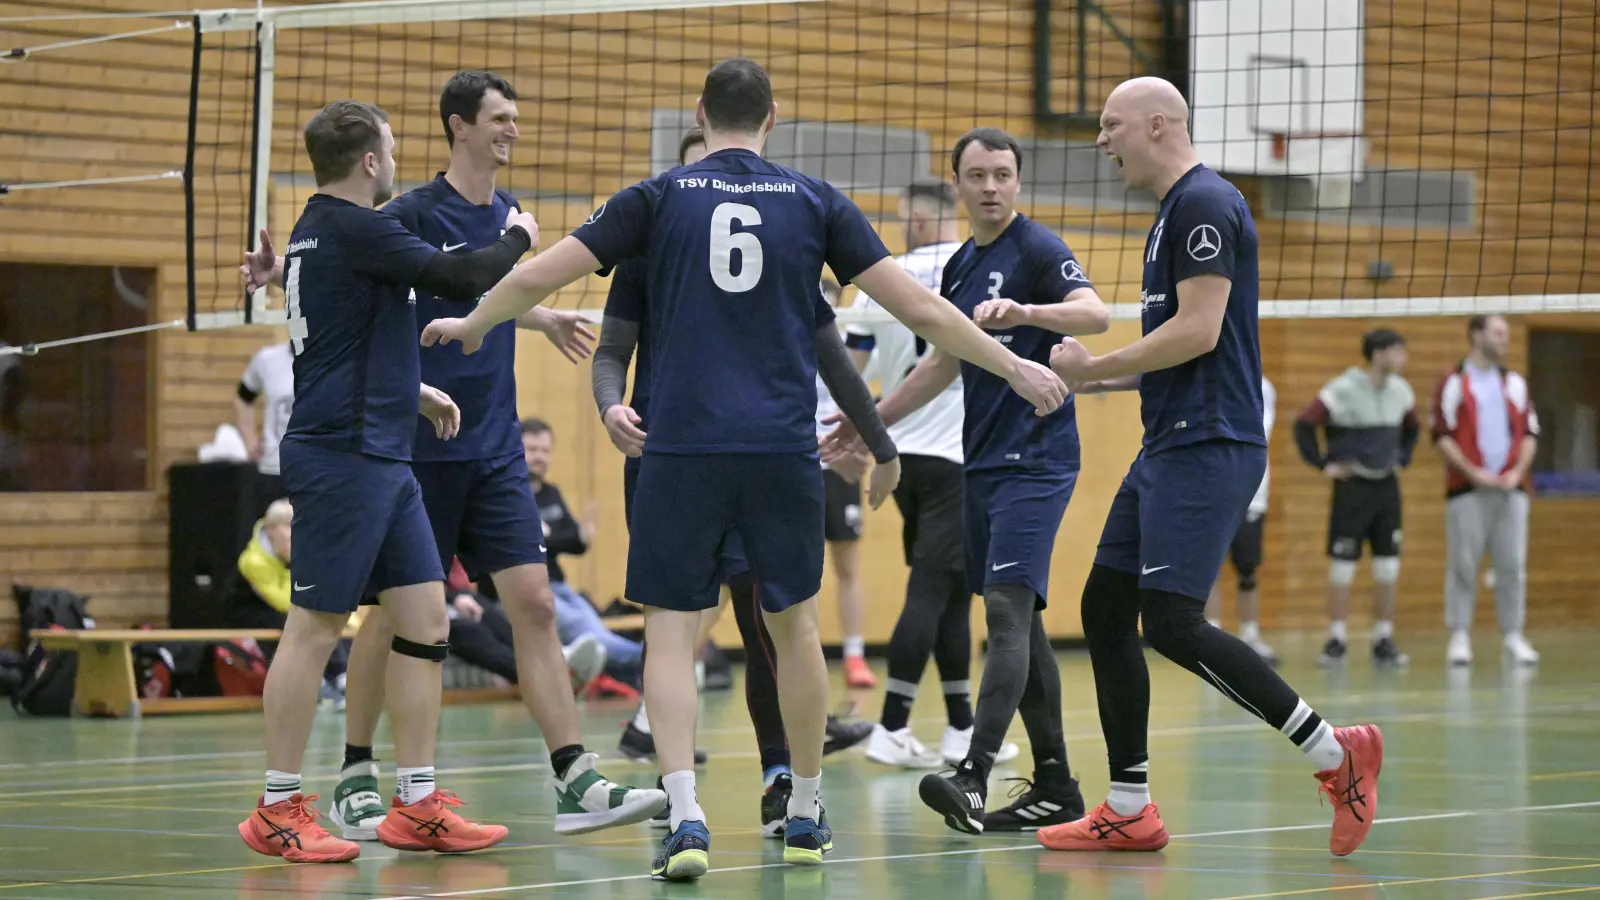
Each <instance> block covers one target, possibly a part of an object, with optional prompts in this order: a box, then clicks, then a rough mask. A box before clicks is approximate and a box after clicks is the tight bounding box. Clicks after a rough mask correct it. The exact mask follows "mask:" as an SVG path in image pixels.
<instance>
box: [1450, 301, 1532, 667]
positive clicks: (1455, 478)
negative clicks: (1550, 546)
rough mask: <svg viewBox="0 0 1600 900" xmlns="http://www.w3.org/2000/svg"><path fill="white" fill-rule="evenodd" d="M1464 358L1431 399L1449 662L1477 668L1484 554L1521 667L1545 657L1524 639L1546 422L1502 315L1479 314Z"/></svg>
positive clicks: (1503, 626) (1471, 324)
mask: <svg viewBox="0 0 1600 900" xmlns="http://www.w3.org/2000/svg"><path fill="white" fill-rule="evenodd" d="M1467 341H1468V344H1469V346H1470V348H1471V349H1470V350H1468V352H1467V358H1466V359H1465V360H1463V361H1462V362H1461V364H1460V365H1458V366H1456V367H1455V369H1454V370H1452V371H1451V372H1450V374H1448V375H1446V376H1445V377H1444V380H1443V381H1440V382H1439V387H1438V389H1437V390H1436V391H1434V395H1433V409H1432V416H1431V419H1432V421H1431V422H1430V426H1431V431H1432V432H1433V439H1434V446H1435V447H1436V448H1438V451H1439V455H1440V456H1442V457H1444V462H1445V496H1447V497H1448V498H1449V501H1448V503H1447V505H1446V510H1447V511H1446V514H1445V546H1446V551H1445V582H1444V619H1445V625H1446V626H1448V627H1449V628H1450V646H1449V648H1448V649H1447V650H1446V651H1445V659H1446V660H1447V661H1448V662H1449V664H1450V665H1453V666H1465V665H1468V664H1470V663H1471V662H1472V634H1471V629H1472V612H1473V607H1474V606H1476V605H1477V602H1478V589H1477V588H1478V585H1477V582H1478V566H1479V564H1481V563H1482V562H1483V551H1484V550H1485V549H1487V550H1488V551H1489V555H1490V557H1491V558H1492V561H1493V562H1492V564H1493V567H1494V600H1495V607H1496V608H1497V610H1498V612H1499V615H1500V631H1501V632H1502V633H1503V634H1504V635H1505V641H1504V644H1505V649H1506V652H1507V653H1509V654H1511V657H1512V658H1513V659H1514V660H1516V662H1517V663H1519V664H1521V665H1527V666H1531V665H1533V664H1534V663H1537V662H1538V661H1539V654H1538V652H1537V651H1535V650H1534V649H1533V647H1531V646H1529V644H1528V641H1527V639H1526V638H1524V637H1523V636H1522V626H1523V621H1524V619H1525V618H1526V614H1527V609H1526V602H1527V568H1528V494H1527V478H1528V469H1529V467H1530V466H1532V465H1533V454H1534V451H1535V450H1537V449H1538V436H1539V417H1538V415H1537V414H1536V413H1535V412H1534V410H1533V398H1532V397H1530V396H1529V395H1528V382H1527V381H1526V380H1525V379H1524V378H1523V377H1522V376H1521V375H1520V374H1518V373H1516V372H1513V371H1511V370H1510V369H1508V368H1506V365H1505V359H1506V352H1507V350H1508V349H1509V347H1510V345H1511V326H1510V325H1508V324H1507V323H1506V320H1505V319H1504V318H1502V317H1500V316H1481V315H1480V316H1473V317H1472V321H1471V322H1469V323H1468V325H1467Z"/></svg>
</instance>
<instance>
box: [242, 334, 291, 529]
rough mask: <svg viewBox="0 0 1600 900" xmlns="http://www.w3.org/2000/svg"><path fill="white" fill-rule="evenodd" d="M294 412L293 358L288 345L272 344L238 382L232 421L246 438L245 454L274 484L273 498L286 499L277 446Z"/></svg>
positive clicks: (252, 363)
mask: <svg viewBox="0 0 1600 900" xmlns="http://www.w3.org/2000/svg"><path fill="white" fill-rule="evenodd" d="M258 397H260V398H262V399H263V401H264V404H265V406H266V411H265V412H264V413H263V414H262V416H261V427H260V428H259V429H257V428H256V411H255V402H256V398H258ZM292 412H294V354H293V353H292V352H291V350H290V348H289V342H288V341H284V342H283V343H281V344H270V345H268V346H266V347H262V348H261V349H260V350H257V351H256V355H255V356H252V357H250V365H249V366H247V367H245V370H244V376H243V377H241V378H240V379H239V392H238V395H237V396H236V397H234V400H233V421H234V424H235V425H236V426H238V428H239V436H240V437H242V438H244V446H245V450H247V451H248V452H249V453H250V459H251V460H252V461H254V462H255V464H256V467H257V468H258V469H260V470H261V474H263V475H266V476H268V477H269V478H270V479H271V480H272V484H271V486H270V487H269V488H268V490H269V492H270V494H271V496H274V497H280V496H282V495H283V491H282V482H280V481H278V444H279V443H280V442H282V440H283V433H284V432H285V431H287V430H288V428H289V414H290V413H292Z"/></svg>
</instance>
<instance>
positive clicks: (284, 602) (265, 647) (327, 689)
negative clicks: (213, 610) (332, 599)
mask: <svg viewBox="0 0 1600 900" xmlns="http://www.w3.org/2000/svg"><path fill="white" fill-rule="evenodd" d="M293 521H294V507H293V506H291V505H290V504H289V501H287V500H274V501H273V502H272V505H271V506H268V507H267V514H266V515H265V516H263V517H262V518H261V520H260V521H258V522H256V526H255V531H254V532H253V533H252V535H251V537H250V542H249V543H247V544H245V547H244V550H243V551H242V552H240V554H239V574H240V576H242V577H243V579H244V583H245V585H246V586H248V587H249V588H250V590H249V591H248V592H244V591H241V592H239V593H240V599H241V600H243V601H244V602H241V603H237V604H235V605H234V609H233V617H232V618H233V627H235V628H277V629H282V628H283V623H284V622H285V621H286V620H287V619H288V616H289V595H290V592H291V591H292V590H293V588H292V587H291V584H290V580H291V579H290V575H289V559H290V549H291V546H292V544H291V541H290V527H289V526H290V523H291V522H293ZM246 595H247V596H246ZM251 599H254V600H256V601H259V602H254V603H252V602H250V600H251ZM365 612H366V610H365V609H364V608H363V609H358V610H356V612H355V613H354V614H353V615H352V616H351V622H350V624H351V625H352V626H359V625H360V624H361V617H362V615H363V614H365ZM277 649H278V642H277V641H263V642H262V644H261V652H262V653H264V654H266V656H267V659H268V660H269V661H270V660H271V659H272V655H273V653H274V652H275V651H276V650H277ZM349 660H350V641H349V640H343V641H340V642H339V644H338V646H336V647H335V648H334V651H333V656H331V657H329V658H328V667H327V668H326V669H324V670H323V673H322V699H323V701H324V702H325V703H329V704H331V705H332V706H333V707H334V708H336V709H344V676H345V668H346V665H347V664H348V663H349Z"/></svg>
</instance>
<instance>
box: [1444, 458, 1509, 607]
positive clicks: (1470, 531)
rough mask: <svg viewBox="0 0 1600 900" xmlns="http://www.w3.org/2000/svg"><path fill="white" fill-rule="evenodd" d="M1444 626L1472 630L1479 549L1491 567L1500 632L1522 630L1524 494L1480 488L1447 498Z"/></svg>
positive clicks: (1480, 560) (1481, 557) (1479, 563)
mask: <svg viewBox="0 0 1600 900" xmlns="http://www.w3.org/2000/svg"><path fill="white" fill-rule="evenodd" d="M1445 543H1446V548H1447V549H1446V551H1445V575H1444V623H1445V625H1446V626H1447V627H1449V628H1450V630H1452V631H1458V630H1464V629H1467V628H1470V627H1471V626H1472V611H1473V607H1474V606H1476V605H1477V602H1478V568H1479V566H1480V565H1481V564H1482V562H1483V552H1484V550H1488V551H1489V556H1490V557H1491V565H1492V566H1493V567H1494V601H1495V606H1496V608H1497V611H1498V612H1499V616H1500V630H1501V631H1504V632H1513V631H1521V630H1522V623H1523V619H1524V618H1525V615H1526V609H1527V575H1528V495H1527V494H1525V493H1523V492H1522V491H1502V490H1496V489H1489V488H1479V489H1477V490H1475V491H1472V492H1471V493H1468V494H1462V495H1460V496H1458V497H1453V498H1451V499H1450V501H1449V503H1448V504H1447V505H1446V512H1445Z"/></svg>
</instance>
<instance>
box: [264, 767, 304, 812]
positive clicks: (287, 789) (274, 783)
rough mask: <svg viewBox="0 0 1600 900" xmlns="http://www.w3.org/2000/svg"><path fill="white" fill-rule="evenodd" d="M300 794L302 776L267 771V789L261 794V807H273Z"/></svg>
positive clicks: (272, 770)
mask: <svg viewBox="0 0 1600 900" xmlns="http://www.w3.org/2000/svg"><path fill="white" fill-rule="evenodd" d="M298 793H300V775H299V773H295V774H293V775H291V774H289V773H288V772H279V771H278V770H276V769H268V770H267V789H266V790H264V791H262V792H261V805H262V806H271V805H272V804H274V803H282V802H283V801H285V800H287V799H289V798H290V797H293V796H294V795H295V794H298Z"/></svg>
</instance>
